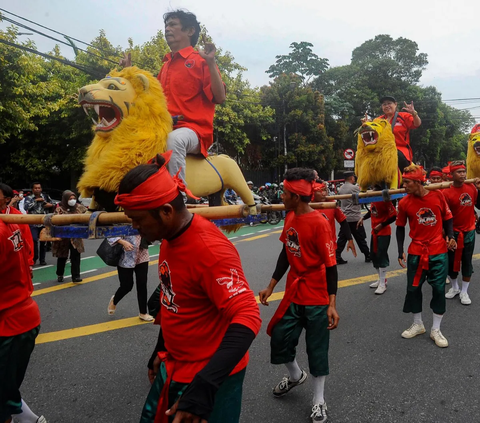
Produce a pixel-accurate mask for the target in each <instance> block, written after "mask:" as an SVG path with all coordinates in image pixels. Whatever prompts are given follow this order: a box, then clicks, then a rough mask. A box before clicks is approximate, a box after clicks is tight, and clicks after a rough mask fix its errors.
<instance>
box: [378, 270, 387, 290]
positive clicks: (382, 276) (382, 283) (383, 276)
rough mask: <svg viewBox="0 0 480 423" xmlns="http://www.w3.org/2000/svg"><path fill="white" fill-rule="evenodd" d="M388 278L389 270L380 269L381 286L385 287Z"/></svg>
mask: <svg viewBox="0 0 480 423" xmlns="http://www.w3.org/2000/svg"><path fill="white" fill-rule="evenodd" d="M386 276H387V268H386V267H380V268H379V269H378V280H379V281H380V284H379V286H385V279H386Z"/></svg>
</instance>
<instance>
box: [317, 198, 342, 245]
mask: <svg viewBox="0 0 480 423" xmlns="http://www.w3.org/2000/svg"><path fill="white" fill-rule="evenodd" d="M317 211H318V212H320V214H322V215H323V216H325V218H326V219H327V221H328V224H329V225H330V229H331V231H332V239H333V242H335V245H336V244H337V230H336V228H335V221H337V222H338V223H342V222H343V221H344V220H346V219H347V217H346V216H345V214H344V213H343V212H342V210H341V209H340V207H336V208H334V209H320V210H317Z"/></svg>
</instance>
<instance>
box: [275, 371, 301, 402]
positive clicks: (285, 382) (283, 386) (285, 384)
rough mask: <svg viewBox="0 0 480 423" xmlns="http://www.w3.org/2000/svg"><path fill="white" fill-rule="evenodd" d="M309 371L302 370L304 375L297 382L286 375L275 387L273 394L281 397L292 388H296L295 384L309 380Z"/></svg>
mask: <svg viewBox="0 0 480 423" xmlns="http://www.w3.org/2000/svg"><path fill="white" fill-rule="evenodd" d="M307 376H308V375H307V372H306V371H305V370H302V375H301V376H300V379H298V380H297V381H295V382H292V381H291V380H290V379H289V378H288V377H284V378H283V379H282V380H281V381H280V383H279V384H278V385H277V386H275V388H273V396H274V397H277V398H278V397H281V396H283V395H285V394H286V393H287V392H288V391H290V389H292V388H295V386H298V385H301V384H302V383H303V382H305V381H306V380H307Z"/></svg>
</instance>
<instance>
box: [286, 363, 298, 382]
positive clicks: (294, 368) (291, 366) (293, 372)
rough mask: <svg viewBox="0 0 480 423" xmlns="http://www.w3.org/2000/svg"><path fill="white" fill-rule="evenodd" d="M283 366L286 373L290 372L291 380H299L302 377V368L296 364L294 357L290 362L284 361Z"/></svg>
mask: <svg viewBox="0 0 480 423" xmlns="http://www.w3.org/2000/svg"><path fill="white" fill-rule="evenodd" d="M285 367H286V368H287V370H288V373H290V380H291V381H292V382H297V381H298V380H300V378H301V377H302V369H301V368H300V366H299V365H298V363H297V359H296V358H295V359H294V360H293V361H292V362H290V363H285Z"/></svg>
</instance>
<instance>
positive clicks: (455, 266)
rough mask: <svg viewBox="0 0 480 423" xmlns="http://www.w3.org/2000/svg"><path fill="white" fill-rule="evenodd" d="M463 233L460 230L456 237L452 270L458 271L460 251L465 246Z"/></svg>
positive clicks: (460, 259)
mask: <svg viewBox="0 0 480 423" xmlns="http://www.w3.org/2000/svg"><path fill="white" fill-rule="evenodd" d="M464 239H465V238H464V233H463V232H462V231H460V232H459V233H458V237H457V249H456V250H455V258H454V260H453V271H454V272H460V263H461V262H462V253H463V249H464V247H465V243H464Z"/></svg>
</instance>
